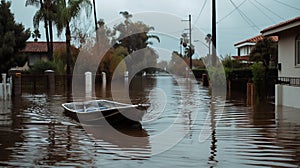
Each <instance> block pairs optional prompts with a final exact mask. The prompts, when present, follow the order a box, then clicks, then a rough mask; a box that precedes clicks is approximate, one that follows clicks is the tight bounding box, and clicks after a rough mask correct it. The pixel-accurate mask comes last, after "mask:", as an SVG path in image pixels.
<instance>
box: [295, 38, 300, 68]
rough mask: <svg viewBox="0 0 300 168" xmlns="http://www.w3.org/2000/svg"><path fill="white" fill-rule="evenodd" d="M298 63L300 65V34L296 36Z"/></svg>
mask: <svg viewBox="0 0 300 168" xmlns="http://www.w3.org/2000/svg"><path fill="white" fill-rule="evenodd" d="M296 65H297V66H300V35H299V36H297V38H296Z"/></svg>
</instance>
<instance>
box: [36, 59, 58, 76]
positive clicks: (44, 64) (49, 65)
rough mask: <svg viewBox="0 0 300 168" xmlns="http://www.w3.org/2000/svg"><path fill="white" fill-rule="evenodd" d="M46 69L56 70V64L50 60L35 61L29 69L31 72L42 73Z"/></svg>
mask: <svg viewBox="0 0 300 168" xmlns="http://www.w3.org/2000/svg"><path fill="white" fill-rule="evenodd" d="M46 70H53V71H56V65H55V64H54V63H53V62H50V61H37V62H36V63H35V64H34V65H33V67H32V68H31V69H30V72H31V73H44V72H45V71H46Z"/></svg>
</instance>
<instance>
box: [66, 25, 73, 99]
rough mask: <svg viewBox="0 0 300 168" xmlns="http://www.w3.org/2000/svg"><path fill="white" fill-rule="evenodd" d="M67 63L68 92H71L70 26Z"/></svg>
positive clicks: (67, 35) (67, 34)
mask: <svg viewBox="0 0 300 168" xmlns="http://www.w3.org/2000/svg"><path fill="white" fill-rule="evenodd" d="M66 52H67V53H66V63H67V70H66V71H67V92H68V93H69V92H71V87H72V82H71V81H72V77H71V31H70V24H69V22H67V25H66Z"/></svg>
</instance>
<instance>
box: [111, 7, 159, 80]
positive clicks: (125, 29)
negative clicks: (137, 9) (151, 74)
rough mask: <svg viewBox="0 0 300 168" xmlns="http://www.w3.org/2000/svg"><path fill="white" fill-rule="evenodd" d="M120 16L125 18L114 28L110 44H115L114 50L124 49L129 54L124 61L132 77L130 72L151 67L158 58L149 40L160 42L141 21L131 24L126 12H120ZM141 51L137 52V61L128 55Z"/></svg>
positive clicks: (152, 28)
mask: <svg viewBox="0 0 300 168" xmlns="http://www.w3.org/2000/svg"><path fill="white" fill-rule="evenodd" d="M120 14H121V15H122V16H123V17H124V18H125V21H124V23H120V24H118V25H117V26H115V27H114V30H113V32H112V36H113V37H112V39H113V40H112V43H113V44H115V45H114V48H118V47H124V48H126V49H127V52H128V54H129V57H128V58H127V59H126V60H127V61H126V65H127V70H128V71H129V75H133V74H131V72H132V71H133V72H135V71H136V70H137V69H139V68H140V67H143V66H148V65H149V66H150V65H152V66H153V64H154V62H155V63H156V61H157V58H158V56H157V54H156V52H155V51H154V50H153V49H152V48H150V47H149V45H152V41H151V40H150V39H156V40H157V41H158V42H160V39H159V37H158V36H156V35H151V34H150V31H151V30H154V27H151V26H148V25H146V24H145V23H143V22H142V21H137V22H132V21H131V18H132V15H131V14H129V13H128V12H127V11H123V12H120ZM141 49H144V50H143V51H141V52H139V54H140V56H139V58H138V60H137V57H135V56H134V55H130V54H132V53H134V52H135V51H138V50H141ZM132 59H134V60H132ZM150 60H151V61H150ZM132 65H134V66H132Z"/></svg>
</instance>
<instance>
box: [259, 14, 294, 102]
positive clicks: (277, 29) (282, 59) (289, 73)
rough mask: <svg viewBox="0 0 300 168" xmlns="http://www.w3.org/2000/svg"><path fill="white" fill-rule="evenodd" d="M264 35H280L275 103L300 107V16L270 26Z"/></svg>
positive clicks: (263, 31)
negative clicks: (282, 82)
mask: <svg viewBox="0 0 300 168" xmlns="http://www.w3.org/2000/svg"><path fill="white" fill-rule="evenodd" d="M261 33H262V35H263V36H278V39H279V40H278V76H279V81H284V83H285V84H278V85H276V90H275V94H276V95H275V96H276V97H275V104H277V105H283V106H289V107H296V108H300V101H299V97H300V16H298V17H296V18H294V19H291V20H287V21H285V22H282V23H279V24H276V25H274V26H271V27H268V28H266V29H264V30H262V31H261Z"/></svg>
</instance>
